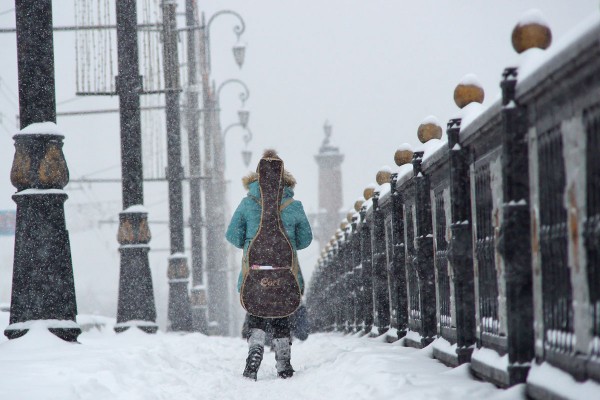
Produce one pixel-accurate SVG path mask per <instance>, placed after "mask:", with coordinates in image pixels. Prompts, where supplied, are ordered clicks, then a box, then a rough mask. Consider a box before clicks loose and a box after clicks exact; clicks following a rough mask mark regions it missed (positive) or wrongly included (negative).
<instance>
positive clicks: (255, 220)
mask: <svg viewBox="0 0 600 400" xmlns="http://www.w3.org/2000/svg"><path fill="white" fill-rule="evenodd" d="M262 158H263V159H274V158H275V159H278V160H281V159H280V158H279V156H278V155H277V153H276V152H275V151H274V150H266V151H265V153H264V154H263V157H262ZM257 172H258V168H257ZM258 180H259V176H258V173H250V174H249V175H247V176H245V177H244V178H243V179H242V182H243V184H244V187H245V188H246V190H248V194H247V195H246V197H244V198H243V199H242V201H241V202H240V204H239V206H238V207H237V209H236V211H235V212H234V214H233V216H232V217H231V222H230V223H229V227H228V228H227V232H226V235H225V236H226V238H227V240H228V241H229V242H230V243H231V244H233V245H234V246H235V247H237V248H240V249H243V250H244V259H246V256H247V252H248V247H249V245H250V244H251V243H252V240H253V239H254V237H255V236H256V234H257V232H258V230H259V227H260V225H261V211H262V206H261V204H262V203H261V190H260V186H259V181H258ZM295 185H296V180H295V179H294V177H293V176H292V174H290V173H289V172H288V171H286V170H284V171H283V195H282V198H281V203H280V207H279V212H280V219H281V224H282V225H283V227H284V228H285V233H286V235H287V238H288V241H289V243H290V244H291V246H292V248H293V252H294V256H295V253H296V251H297V250H301V249H304V248H306V247H308V246H309V245H310V243H311V241H312V231H311V228H310V224H309V222H308V218H307V217H306V214H305V212H304V208H303V207H302V203H301V202H300V201H298V200H295V199H294V198H293V197H294V187H295ZM295 271H296V274H297V275H296V279H297V282H298V284H299V286H300V292H301V293H303V292H304V279H303V278H302V272H301V271H300V268H299V267H298V268H297V269H296V270H295ZM244 278H245V276H244V268H243V269H242V271H241V272H240V275H239V278H238V284H237V289H238V292H239V291H240V289H241V287H242V283H243V280H244ZM248 329H249V337H248V346H249V349H248V357H247V359H246V367H245V369H244V373H243V376H245V377H248V378H251V379H255V380H256V375H257V372H258V369H259V367H260V364H261V362H262V358H263V353H264V346H265V336H266V332H267V331H269V332H272V333H273V347H274V349H275V359H276V361H277V363H276V365H277V374H278V376H279V377H281V378H284V379H285V378H289V377H291V376H292V375H293V374H294V369H293V368H292V365H291V363H290V359H291V347H290V346H291V342H290V337H291V336H290V317H282V318H263V317H259V316H256V315H252V314H249V315H248Z"/></svg>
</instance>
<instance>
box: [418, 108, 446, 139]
mask: <svg viewBox="0 0 600 400" xmlns="http://www.w3.org/2000/svg"><path fill="white" fill-rule="evenodd" d="M417 137H418V138H419V141H420V142H421V143H427V142H428V141H430V140H431V139H441V138H442V127H441V125H440V123H439V121H438V119H437V118H436V117H435V116H433V115H430V116H428V117H427V118H425V119H424V120H423V122H421V124H420V125H419V128H418V129H417Z"/></svg>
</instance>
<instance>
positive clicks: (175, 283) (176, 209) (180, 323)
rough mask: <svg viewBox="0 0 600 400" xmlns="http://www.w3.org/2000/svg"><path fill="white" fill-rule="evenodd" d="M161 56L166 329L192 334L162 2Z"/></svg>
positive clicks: (168, 7)
mask: <svg viewBox="0 0 600 400" xmlns="http://www.w3.org/2000/svg"><path fill="white" fill-rule="evenodd" d="M162 7H163V49H164V50H163V54H164V65H165V68H164V75H165V103H166V120H167V153H168V157H167V180H168V182H169V228H170V229H169V231H170V234H171V237H170V245H171V255H170V257H169V266H168V272H167V276H168V278H169V305H168V307H169V310H168V320H169V329H171V330H174V331H191V330H192V315H191V305H190V298H189V295H188V283H189V274H190V272H189V267H188V264H187V257H186V256H185V255H184V241H183V197H182V185H181V180H182V177H183V167H182V166H181V126H180V114H179V90H180V89H179V60H178V56H177V20H176V13H175V9H176V8H177V2H176V1H174V0H163V2H162Z"/></svg>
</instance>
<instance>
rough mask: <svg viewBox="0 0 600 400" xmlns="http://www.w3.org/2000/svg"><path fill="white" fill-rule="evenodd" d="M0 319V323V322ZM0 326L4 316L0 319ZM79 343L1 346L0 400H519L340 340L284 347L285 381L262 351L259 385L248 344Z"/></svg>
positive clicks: (101, 334) (419, 362) (89, 338)
mask: <svg viewBox="0 0 600 400" xmlns="http://www.w3.org/2000/svg"><path fill="white" fill-rule="evenodd" d="M2 314H4V315H3V316H2ZM0 316H1V317H2V318H1V320H0V325H1V324H5V323H6V322H7V321H5V316H6V313H0ZM79 339H80V342H81V344H69V343H66V342H63V341H61V340H60V339H57V338H56V337H54V336H53V335H52V334H50V333H48V331H47V330H46V329H45V328H44V327H43V326H42V325H35V324H34V326H33V327H32V329H31V330H30V332H29V333H28V334H27V335H25V336H24V337H22V338H20V339H15V340H12V341H7V340H6V339H5V338H4V337H2V339H0V340H1V341H2V343H0V399H11V400H17V399H28V400H29V399H32V400H41V399H47V400H50V399H57V400H58V399H60V400H69V399H94V400H98V399H113V400H115V399H128V400H130V399H144V400H152V399H169V400H172V399H177V400H185V399H194V400H198V399H210V400H217V399H235V400H239V399H244V400H252V399H260V400H269V399H277V400H284V399H302V400H320V399H328V400H338V399H340V400H342V399H344V400H347V399H369V400H378V399H385V400H391V399H403V400H409V399H429V400H432V399H443V400H451V399H483V398H485V399H486V400H492V399H520V398H524V395H523V391H524V389H523V386H522V385H521V386H519V387H516V388H513V389H510V390H507V391H505V390H500V389H497V388H495V387H494V386H493V385H491V384H489V383H484V382H479V381H476V380H474V379H472V378H471V377H470V375H469V372H468V366H466V365H464V366H461V367H459V368H454V369H451V368H447V367H445V366H444V365H442V364H440V363H439V362H438V361H436V360H434V359H432V358H431V346H430V347H429V348H427V349H424V350H416V349H412V348H406V347H402V346H400V345H399V343H395V344H387V343H383V342H382V341H380V340H377V339H367V338H357V337H351V336H343V335H341V334H317V335H313V336H311V337H309V338H308V340H306V341H305V342H300V341H296V342H294V344H293V346H292V364H293V366H294V368H295V369H296V374H295V375H294V377H293V378H292V379H289V380H282V379H279V378H277V374H276V371H275V359H274V354H273V353H271V352H269V351H268V350H267V351H266V353H265V360H264V361H263V365H262V366H261V369H260V371H259V374H258V381H257V382H254V381H250V380H247V379H245V378H242V376H241V373H242V370H243V367H244V361H245V357H246V351H247V345H246V343H245V341H243V340H242V339H238V338H223V337H206V336H203V335H200V334H183V335H180V334H174V333H164V332H159V333H158V334H156V335H147V334H145V333H142V332H141V331H138V330H136V329H131V330H129V331H127V332H125V333H122V334H119V335H116V334H114V333H113V332H112V329H110V328H109V329H105V330H103V331H98V330H96V329H94V330H91V331H89V332H84V333H83V334H82V335H81V336H80V337H79Z"/></svg>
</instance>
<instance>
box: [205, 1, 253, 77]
mask: <svg viewBox="0 0 600 400" xmlns="http://www.w3.org/2000/svg"><path fill="white" fill-rule="evenodd" d="M224 14H231V15H233V16H234V17H236V18H237V19H238V21H239V22H240V24H239V25H235V26H234V27H233V33H235V35H236V37H237V40H240V36H241V35H242V33H244V31H245V30H246V23H245V22H244V19H243V18H242V16H241V15H240V14H238V13H236V12H235V11H232V10H221V11H218V12H216V13H215V14H213V15H212V16H211V17H210V19H209V20H208V23H207V24H206V48H207V53H208V66H209V70H210V25H211V24H212V22H213V21H214V20H215V18H217V17H218V16H220V15H224Z"/></svg>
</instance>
